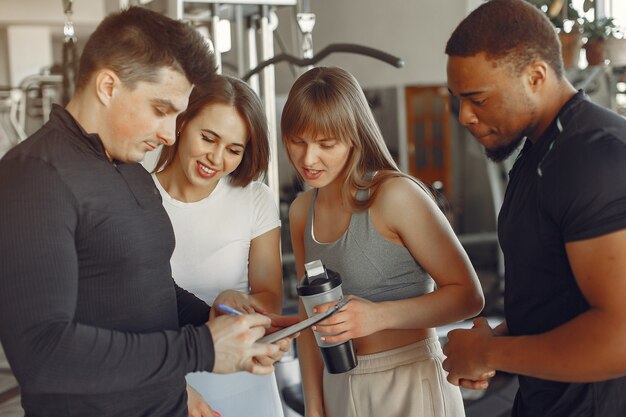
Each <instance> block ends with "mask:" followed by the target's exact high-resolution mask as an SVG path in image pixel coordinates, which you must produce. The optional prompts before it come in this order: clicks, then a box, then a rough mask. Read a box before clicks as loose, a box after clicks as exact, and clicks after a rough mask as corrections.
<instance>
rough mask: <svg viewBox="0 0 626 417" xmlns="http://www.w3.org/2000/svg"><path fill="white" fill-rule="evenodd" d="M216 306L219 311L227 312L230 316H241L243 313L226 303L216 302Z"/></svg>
mask: <svg viewBox="0 0 626 417" xmlns="http://www.w3.org/2000/svg"><path fill="white" fill-rule="evenodd" d="M217 308H218V309H219V310H221V311H223V312H224V313H228V314H230V315H231V316H241V315H243V313H242V312H241V311H238V310H235V309H234V308H232V307H231V306H229V305H226V304H218V305H217Z"/></svg>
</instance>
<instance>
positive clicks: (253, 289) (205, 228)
mask: <svg viewBox="0 0 626 417" xmlns="http://www.w3.org/2000/svg"><path fill="white" fill-rule="evenodd" d="M267 131H268V128H267V122H266V119H265V114H264V112H263V108H262V105H261V102H260V100H259V98H258V97H257V96H256V94H255V93H254V92H253V91H252V90H251V89H250V88H249V87H248V86H247V85H246V84H245V83H244V82H243V81H241V80H238V79H236V78H232V77H227V76H217V78H216V79H215V81H214V82H213V83H212V84H211V85H208V86H204V87H198V86H196V88H195V89H194V91H193V92H192V94H191V97H190V98H189V106H188V107H187V110H186V111H185V112H183V113H182V114H181V115H180V116H179V117H178V119H177V122H176V135H177V141H176V143H175V144H174V145H173V146H171V147H165V148H164V149H163V151H162V153H161V155H160V158H159V161H158V162H157V165H156V168H155V170H154V173H153V178H154V180H155V183H156V185H157V188H158V189H159V191H160V192H161V194H162V197H163V205H164V207H165V209H166V210H167V212H168V214H169V216H170V219H171V220H172V225H173V227H174V233H175V235H176V248H175V250H174V254H173V256H172V260H171V264H172V274H173V276H174V279H175V280H176V281H177V283H178V284H179V285H181V286H182V287H183V288H185V289H187V290H189V291H191V292H193V293H194V294H195V295H196V296H198V297H199V298H201V299H203V300H204V301H205V302H207V303H208V304H210V305H216V304H218V303H222V304H226V305H229V306H230V307H233V308H235V309H238V310H239V311H242V312H254V311H258V312H270V313H280V310H281V306H282V269H281V260H280V246H279V243H280V218H279V215H278V209H277V207H276V204H275V203H274V199H273V195H272V193H271V192H270V190H269V188H268V187H267V186H266V185H265V184H263V183H262V182H258V181H255V180H257V179H259V177H260V176H262V175H263V174H264V173H265V171H266V170H267V166H268V162H269V143H268V133H267ZM216 310H217V309H212V310H211V316H214V315H215V314H220V312H219V311H216ZM187 383H188V395H189V399H188V405H189V410H190V411H189V414H190V416H203V417H214V416H220V415H221V414H223V415H224V416H231V415H232V416H243V415H254V416H264V417H277V416H278V417H282V415H283V412H282V406H281V402H280V397H279V395H278V389H277V386H276V379H275V376H274V375H273V374H272V375H269V376H267V377H259V376H255V375H251V374H247V373H237V374H234V375H216V374H210V373H208V372H198V373H193V374H189V375H188V376H187ZM190 387H191V388H190ZM207 404H208V405H207ZM220 413H221V414H220Z"/></svg>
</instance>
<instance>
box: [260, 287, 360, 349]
mask: <svg viewBox="0 0 626 417" xmlns="http://www.w3.org/2000/svg"><path fill="white" fill-rule="evenodd" d="M350 300H351V298H342V299H341V300H340V301H339V302H338V303H337V304H335V306H334V307H332V308H329V309H328V310H326V311H324V312H323V313H318V314H316V315H314V316H311V317H309V318H308V319H305V320H302V321H300V322H298V323H296V324H294V325H291V326H289V327H285V328H284V329H280V330H278V331H275V332H274V333H271V334H268V335H267V336H263V337H262V338H260V339H259V340H257V343H274V342H277V341H279V340H280V339H284V338H285V337H288V336H291V335H292V334H295V333H298V332H301V331H302V330H305V329H308V328H309V327H311V326H313V325H314V324H316V323H319V322H320V321H322V320H324V319H326V318H328V317H330V316H332V315H333V314H335V313H336V312H338V311H339V310H340V309H341V308H342V307H343V306H345V305H346V304H348V302H350Z"/></svg>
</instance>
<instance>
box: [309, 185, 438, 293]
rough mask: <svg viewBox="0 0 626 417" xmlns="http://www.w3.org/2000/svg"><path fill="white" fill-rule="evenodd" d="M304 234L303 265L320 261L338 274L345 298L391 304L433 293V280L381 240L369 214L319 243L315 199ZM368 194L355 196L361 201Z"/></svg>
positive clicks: (398, 248) (406, 253)
mask: <svg viewBox="0 0 626 417" xmlns="http://www.w3.org/2000/svg"><path fill="white" fill-rule="evenodd" d="M313 193H314V194H313V198H312V199H311V207H310V209H309V216H308V219H307V223H306V229H305V233H304V252H305V262H311V261H314V260H316V259H320V260H321V261H322V263H323V264H324V265H325V266H326V267H327V268H330V269H332V270H333V271H335V272H338V273H339V274H341V278H342V281H343V284H342V289H343V293H344V294H352V295H356V296H359V297H362V298H365V299H368V300H370V301H391V300H400V299H405V298H411V297H417V296H418V295H422V294H426V293H429V292H431V291H432V290H433V287H434V282H433V279H432V278H431V277H430V275H428V274H427V273H426V272H425V271H424V270H423V269H422V267H421V266H420V265H419V264H418V263H417V261H416V260H415V258H413V256H412V255H411V253H410V252H409V251H408V250H407V249H406V248H405V247H404V246H401V245H397V244H395V243H392V242H390V241H388V240H387V239H385V238H384V237H382V236H381V235H380V234H379V233H378V231H377V230H376V228H375V227H374V225H373V224H372V223H371V221H370V216H369V210H365V211H363V212H358V213H353V214H352V217H351V219H350V225H349V226H348V229H347V230H346V231H345V233H344V234H343V235H342V236H341V237H340V238H339V239H338V240H337V241H335V242H331V243H319V242H317V241H316V239H315V234H314V232H313V230H314V228H313V219H314V212H315V199H316V198H317V189H315V190H314V191H313ZM367 193H368V190H361V191H358V192H357V199H358V198H363V197H364V196H366V195H367Z"/></svg>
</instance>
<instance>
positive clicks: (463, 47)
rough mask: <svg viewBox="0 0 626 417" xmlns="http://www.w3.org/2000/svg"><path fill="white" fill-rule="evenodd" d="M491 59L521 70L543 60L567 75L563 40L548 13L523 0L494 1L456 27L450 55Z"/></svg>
mask: <svg viewBox="0 0 626 417" xmlns="http://www.w3.org/2000/svg"><path fill="white" fill-rule="evenodd" d="M481 52H484V53H485V54H486V55H487V58H489V59H493V60H497V61H502V62H503V63H505V64H509V65H511V68H512V69H513V71H515V72H516V73H520V72H521V71H522V70H523V69H524V68H526V67H527V66H528V65H530V64H531V63H532V62H533V61H535V60H537V59H541V60H543V61H545V62H547V63H548V65H550V67H552V69H553V70H554V72H555V73H556V75H557V76H558V77H559V78H562V77H563V72H564V70H563V58H562V57H561V43H560V42H559V39H558V36H557V34H556V29H555V28H554V26H553V25H552V23H550V20H549V19H548V18H547V16H546V15H545V14H543V13H542V12H541V11H540V10H539V9H537V8H536V7H535V6H533V5H532V4H530V3H528V2H526V1H523V0H491V1H488V2H486V3H484V4H482V5H480V6H479V7H478V8H476V9H475V10H474V11H472V12H471V13H470V14H469V15H468V16H467V17H466V18H465V19H463V21H462V22H461V23H460V24H459V25H458V26H457V28H456V29H455V30H454V32H453V33H452V35H451V36H450V39H449V40H448V43H447V45H446V54H448V55H450V56H461V57H468V56H473V55H476V54H479V53H481Z"/></svg>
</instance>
